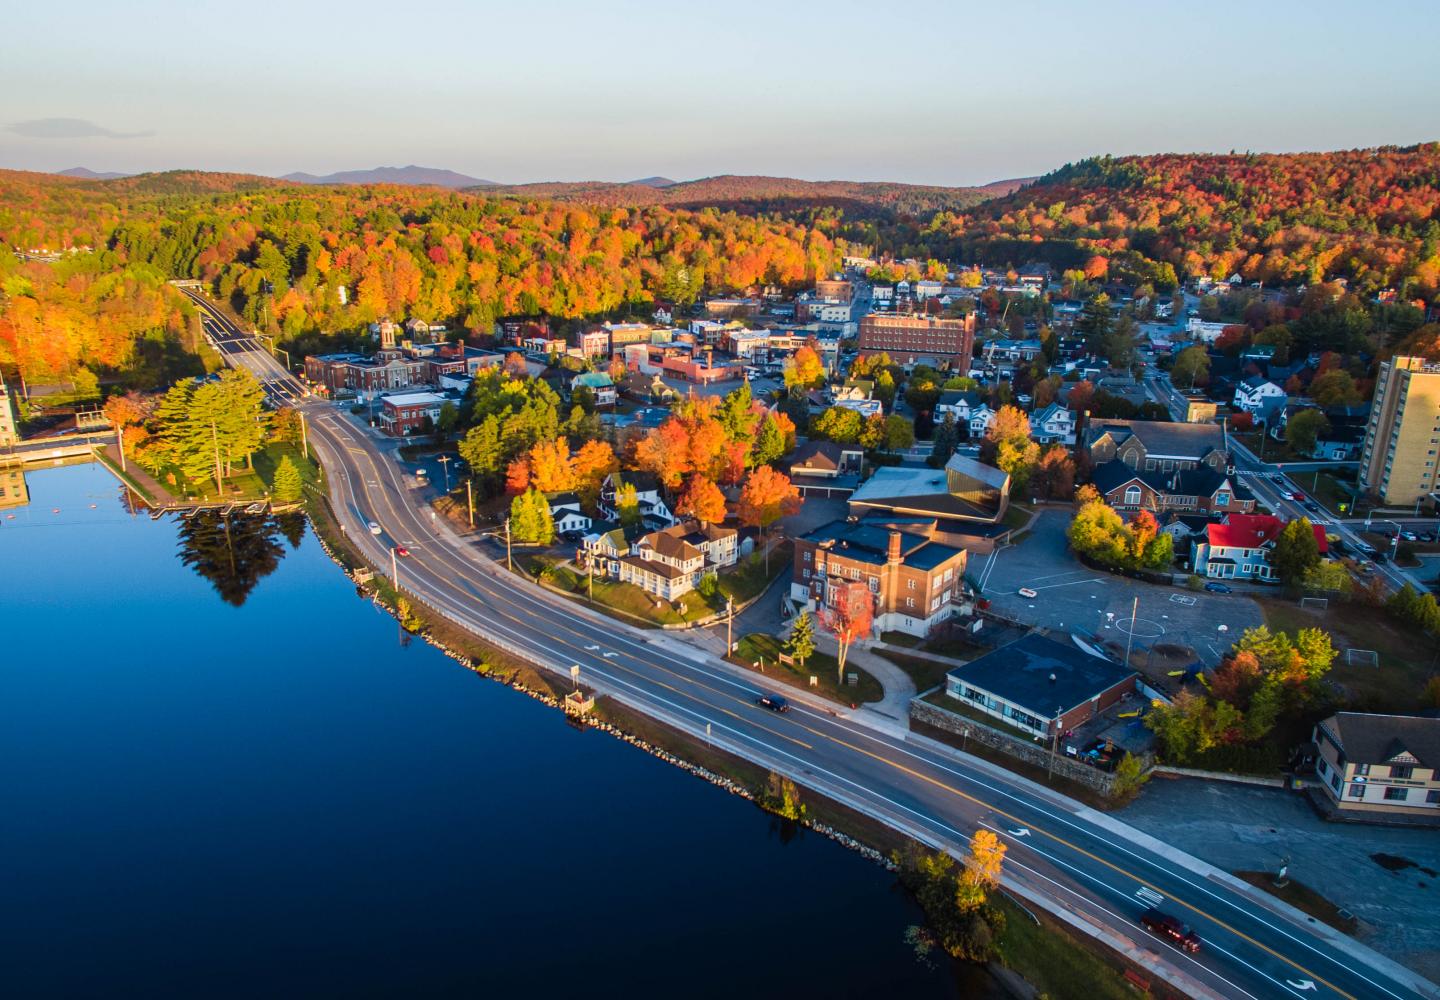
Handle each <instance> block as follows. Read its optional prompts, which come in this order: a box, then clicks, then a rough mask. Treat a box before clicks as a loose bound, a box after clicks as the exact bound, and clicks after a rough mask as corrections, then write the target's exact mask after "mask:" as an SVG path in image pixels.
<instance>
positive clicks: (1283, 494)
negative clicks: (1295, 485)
mask: <svg viewBox="0 0 1440 1000" xmlns="http://www.w3.org/2000/svg"><path fill="white" fill-rule="evenodd" d="M1280 499H1281V500H1294V499H1295V494H1294V493H1291V492H1290V491H1289V490H1281V491H1280Z"/></svg>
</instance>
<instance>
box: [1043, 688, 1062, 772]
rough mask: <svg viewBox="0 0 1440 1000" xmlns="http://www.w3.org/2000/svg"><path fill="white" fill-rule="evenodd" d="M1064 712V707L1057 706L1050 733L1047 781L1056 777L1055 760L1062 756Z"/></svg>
mask: <svg viewBox="0 0 1440 1000" xmlns="http://www.w3.org/2000/svg"><path fill="white" fill-rule="evenodd" d="M1064 711H1065V708H1064V706H1062V705H1056V706H1055V724H1054V726H1053V727H1052V731H1051V733H1050V764H1049V767H1048V768H1047V769H1046V772H1045V780H1047V781H1048V780H1050V779H1051V778H1053V777H1055V758H1056V757H1058V756H1059V755H1060V719H1061V716H1062V713H1063V712H1064Z"/></svg>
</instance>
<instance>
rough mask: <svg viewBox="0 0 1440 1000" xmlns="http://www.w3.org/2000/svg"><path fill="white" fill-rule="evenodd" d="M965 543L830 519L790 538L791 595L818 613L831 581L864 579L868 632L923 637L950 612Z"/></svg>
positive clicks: (832, 590)
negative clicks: (871, 618) (869, 603)
mask: <svg viewBox="0 0 1440 1000" xmlns="http://www.w3.org/2000/svg"><path fill="white" fill-rule="evenodd" d="M966 558H967V553H966V552H965V550H964V549H961V548H955V547H953V546H949V545H942V544H940V543H939V542H934V541H931V539H930V537H929V536H928V535H927V534H921V533H919V532H915V531H898V530H893V529H887V528H884V527H880V526H877V525H871V524H865V523H863V522H854V521H831V522H830V523H829V524H826V525H823V526H821V527H819V528H816V529H815V530H814V531H811V532H810V533H809V534H806V535H804V536H802V537H800V538H797V539H796V540H795V574H794V577H793V578H792V582H791V584H790V595H791V597H792V599H794V600H795V601H796V602H797V603H800V604H803V605H805V606H806V607H808V608H810V609H811V610H814V611H817V612H823V611H825V609H826V608H828V607H829V606H830V603H831V601H832V600H834V599H837V598H838V595H837V593H836V586H835V585H836V584H840V583H849V582H856V583H864V584H866V585H867V586H868V587H869V589H870V593H871V595H872V596H873V598H874V601H875V608H874V613H875V622H874V632H875V633H876V634H877V635H878V634H879V633H881V632H891V631H899V632H904V633H906V634H908V635H914V636H926V635H929V634H930V632H931V630H932V629H934V628H935V626H937V625H939V624H940V623H941V622H943V621H945V620H946V619H948V618H949V617H950V616H951V615H952V614H953V613H954V610H955V609H954V605H953V604H952V603H951V598H952V597H953V596H954V595H955V593H956V591H957V590H958V588H959V587H960V581H961V578H962V577H963V576H964V575H965V563H966Z"/></svg>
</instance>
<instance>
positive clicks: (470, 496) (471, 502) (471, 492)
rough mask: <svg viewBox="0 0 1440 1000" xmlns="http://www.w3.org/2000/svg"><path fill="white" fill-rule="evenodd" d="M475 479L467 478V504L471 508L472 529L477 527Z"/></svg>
mask: <svg viewBox="0 0 1440 1000" xmlns="http://www.w3.org/2000/svg"><path fill="white" fill-rule="evenodd" d="M473 483H474V480H471V479H467V480H465V504H466V506H467V507H469V508H470V529H471V530H472V531H473V530H474V529H475V488H474V485H473Z"/></svg>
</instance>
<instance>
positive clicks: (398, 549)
mask: <svg viewBox="0 0 1440 1000" xmlns="http://www.w3.org/2000/svg"><path fill="white" fill-rule="evenodd" d="M395 554H396V555H397V556H399V557H400V558H402V559H404V558H405V557H406V556H408V555H409V554H410V550H409V549H407V548H406V547H405V546H403V545H397V546H395Z"/></svg>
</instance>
